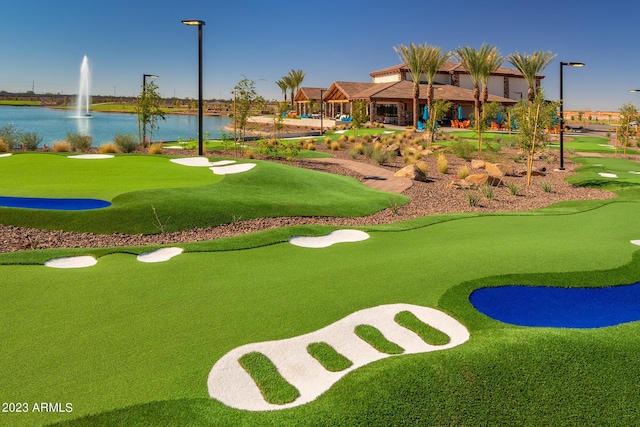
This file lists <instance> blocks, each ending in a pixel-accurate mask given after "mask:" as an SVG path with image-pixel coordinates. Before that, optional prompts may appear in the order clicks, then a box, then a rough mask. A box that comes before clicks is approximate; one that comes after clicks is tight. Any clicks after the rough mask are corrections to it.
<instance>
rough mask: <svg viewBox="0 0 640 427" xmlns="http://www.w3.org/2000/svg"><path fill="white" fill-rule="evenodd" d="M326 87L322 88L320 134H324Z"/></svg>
mask: <svg viewBox="0 0 640 427" xmlns="http://www.w3.org/2000/svg"><path fill="white" fill-rule="evenodd" d="M324 92H325V90H324V89H320V135H324V124H323V118H324V99H323V98H324Z"/></svg>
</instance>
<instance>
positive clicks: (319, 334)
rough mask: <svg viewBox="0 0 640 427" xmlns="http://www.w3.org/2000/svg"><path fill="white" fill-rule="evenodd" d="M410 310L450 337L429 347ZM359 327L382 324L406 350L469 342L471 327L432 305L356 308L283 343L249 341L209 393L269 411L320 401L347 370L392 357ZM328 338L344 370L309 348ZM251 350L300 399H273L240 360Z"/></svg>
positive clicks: (224, 365) (217, 374) (224, 361)
mask: <svg viewBox="0 0 640 427" xmlns="http://www.w3.org/2000/svg"><path fill="white" fill-rule="evenodd" d="M402 311H410V312H411V313H413V314H414V315H415V316H416V317H417V318H418V319H420V320H421V321H422V322H424V323H426V324H427V325H430V326H432V327H434V328H436V329H438V330H439V331H441V332H443V333H445V334H446V335H448V336H449V338H450V340H449V342H448V343H447V344H444V345H430V344H427V343H425V342H424V341H423V340H422V338H420V337H419V336H418V335H416V334H415V333H413V332H412V331H410V330H409V329H406V328H404V327H402V326H400V325H399V324H398V323H396V321H395V320H394V317H395V315H396V314H398V313H399V312H402ZM358 325H371V326H373V327H375V328H377V329H378V330H379V331H380V332H382V334H383V335H384V336H385V338H386V339H388V340H389V341H392V342H394V343H396V344H398V345H399V346H400V347H402V348H403V349H404V353H403V354H415V353H426V352H431V351H437V350H445V349H448V348H452V347H455V346H458V345H460V344H462V343H464V342H466V341H467V340H469V337H470V335H469V331H468V330H467V328H465V326H464V325H462V324H461V323H460V322H458V321H457V320H456V319H454V318H453V317H451V316H449V315H447V314H445V313H443V312H441V311H438V310H435V309H433V308H428V307H421V306H417V305H411V304H390V305H382V306H378V307H374V308H368V309H364V310H360V311H357V312H355V313H353V314H350V315H348V316H347V317H345V318H343V319H341V320H339V321H337V322H335V323H333V324H331V325H329V326H326V327H324V328H322V329H320V330H317V331H315V332H311V333H309V334H305V335H300V336H298V337H294V338H288V339H283V340H279V341H267V342H260V343H254V344H247V345H243V346H241V347H238V348H236V349H234V350H231V351H230V352H229V353H227V354H225V355H224V356H223V357H222V358H221V359H220V360H218V361H217V362H216V364H215V365H214V366H213V369H211V372H210V373H209V378H208V380H207V385H208V388H209V395H210V396H211V397H213V398H215V399H218V400H219V401H221V402H222V403H224V404H225V405H228V406H231V407H233V408H238V409H245V410H249V411H266V410H273V409H285V408H290V407H293V406H299V405H302V404H305V403H308V402H311V401H313V400H315V399H316V398H317V397H318V396H320V395H321V394H322V393H324V392H325V391H327V390H328V389H329V388H330V387H331V386H332V385H333V384H335V383H336V382H337V381H338V380H339V379H340V378H342V377H343V376H345V375H346V374H347V373H349V372H351V371H353V370H355V369H358V368H360V367H362V366H364V365H367V364H369V363H371V362H374V361H376V360H380V359H385V358H387V357H391V355H389V354H386V353H380V352H379V351H378V350H376V349H375V348H373V347H372V346H371V345H369V344H368V343H367V342H365V341H363V340H362V339H360V338H359V337H358V336H357V335H356V334H355V332H354V329H355V327H356V326H358ZM318 342H324V343H326V344H328V345H330V346H331V347H333V349H335V350H336V351H337V352H338V353H340V354H342V355H343V356H344V357H346V358H347V359H349V360H350V361H351V362H352V365H351V366H350V367H348V368H346V369H344V370H342V371H339V372H331V371H328V370H326V369H325V368H324V367H323V366H322V365H321V364H320V362H318V361H317V360H316V359H315V358H314V357H313V356H311V355H310V354H309V353H308V352H307V346H308V345H309V344H311V343H318ZM251 352H260V353H262V354H264V355H265V356H266V357H268V358H269V359H270V360H271V362H273V364H274V365H275V366H276V367H277V369H278V372H279V373H280V375H282V377H283V378H284V379H285V380H287V381H288V382H289V383H290V384H291V385H293V386H294V387H295V388H297V389H298V391H299V393H300V395H299V397H298V398H297V399H296V400H294V401H293V402H291V403H287V404H284V405H275V404H271V403H268V402H266V401H265V400H264V398H263V397H262V394H261V392H260V390H259V389H258V387H257V386H256V384H255V382H254V381H253V379H252V378H251V376H250V375H249V374H248V373H247V372H246V371H245V370H244V368H243V367H242V366H241V365H240V364H239V363H238V359H239V358H240V357H242V356H243V355H245V354H247V353H251Z"/></svg>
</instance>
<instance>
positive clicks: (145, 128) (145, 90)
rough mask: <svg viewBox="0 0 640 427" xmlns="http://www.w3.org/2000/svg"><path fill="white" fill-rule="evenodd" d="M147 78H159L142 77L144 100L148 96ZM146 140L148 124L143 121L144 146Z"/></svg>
mask: <svg viewBox="0 0 640 427" xmlns="http://www.w3.org/2000/svg"><path fill="white" fill-rule="evenodd" d="M147 77H149V78H150V79H157V78H158V76H156V75H155V74H143V75H142V98H144V97H145V95H146V94H147ZM114 92H115V89H114ZM146 140H147V122H146V121H143V122H142V143H143V144H144V143H145V141H146Z"/></svg>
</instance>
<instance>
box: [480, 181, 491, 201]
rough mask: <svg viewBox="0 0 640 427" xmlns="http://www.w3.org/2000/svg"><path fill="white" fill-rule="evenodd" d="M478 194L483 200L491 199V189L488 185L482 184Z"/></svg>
mask: <svg viewBox="0 0 640 427" xmlns="http://www.w3.org/2000/svg"><path fill="white" fill-rule="evenodd" d="M480 192H481V193H482V195H483V196H484V198H485V199H489V200H491V199H493V187H491V186H490V185H487V184H484V185H483V186H481V187H480Z"/></svg>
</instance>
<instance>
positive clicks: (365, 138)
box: [362, 134, 373, 142]
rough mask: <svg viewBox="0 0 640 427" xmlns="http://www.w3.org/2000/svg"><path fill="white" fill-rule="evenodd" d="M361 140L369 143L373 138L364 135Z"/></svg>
mask: <svg viewBox="0 0 640 427" xmlns="http://www.w3.org/2000/svg"><path fill="white" fill-rule="evenodd" d="M362 140H363V141H365V142H371V140H373V138H372V137H371V135H370V134H366V135H364V136H363V137H362Z"/></svg>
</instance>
